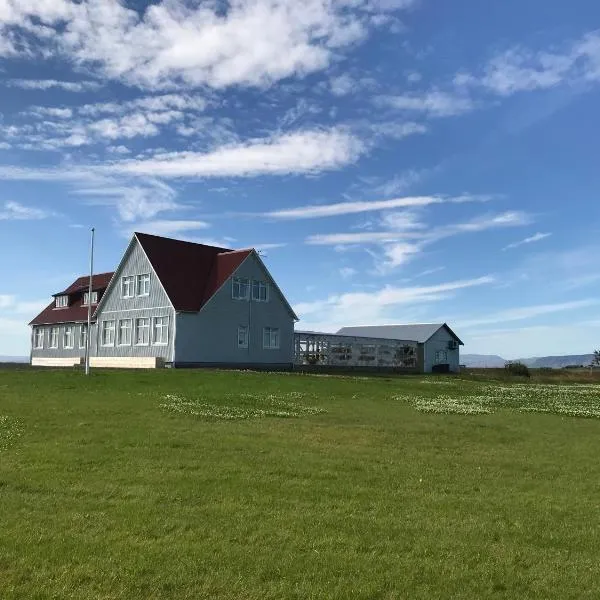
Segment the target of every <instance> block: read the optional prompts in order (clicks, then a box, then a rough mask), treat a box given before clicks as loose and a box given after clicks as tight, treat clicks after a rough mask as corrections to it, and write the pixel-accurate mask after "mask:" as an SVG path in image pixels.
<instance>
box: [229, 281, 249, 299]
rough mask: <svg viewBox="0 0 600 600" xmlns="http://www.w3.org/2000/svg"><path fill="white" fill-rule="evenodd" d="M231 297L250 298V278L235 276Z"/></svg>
mask: <svg viewBox="0 0 600 600" xmlns="http://www.w3.org/2000/svg"><path fill="white" fill-rule="evenodd" d="M231 282H232V289H231V297H232V298H233V299H234V300H248V297H249V296H250V280H249V279H247V278H246V277H233V278H232V280H231Z"/></svg>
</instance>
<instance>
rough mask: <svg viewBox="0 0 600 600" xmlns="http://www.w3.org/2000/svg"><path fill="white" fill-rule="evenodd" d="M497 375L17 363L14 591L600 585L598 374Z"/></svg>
mask: <svg viewBox="0 0 600 600" xmlns="http://www.w3.org/2000/svg"><path fill="white" fill-rule="evenodd" d="M480 379H481V377H477V378H470V379H464V380H463V379H460V380H459V379H452V378H448V379H445V378H431V379H426V378H422V377H407V378H386V377H374V378H366V377H316V376H302V375H286V374H257V373H238V372H209V371H189V372H182V371H153V372H108V371H102V372H100V371H97V372H95V373H94V374H93V376H92V377H91V378H89V379H85V378H84V376H83V375H82V374H81V373H79V372H71V371H33V370H26V369H24V370H5V371H0V598H1V599H2V600H10V599H27V600H35V599H42V598H43V599H46V598H57V599H67V598H73V599H77V600H87V599H109V598H111V599H112V598H123V599H127V600H132V599H138V598H140V599H142V598H143V599H154V598H156V599H158V598H160V599H171V598H172V599H177V600H179V599H199V598H231V599H274V598H298V599H309V598H314V599H317V598H318V599H321V598H336V599H349V598H352V599H355V598H359V599H362V598H364V599H367V598H368V599H371V598H382V599H383V598H386V599H388V598H389V599H391V598H410V599H414V598H427V599H432V598H477V599H479V598H540V599H549V598H557V599H559V598H560V599H561V600H562V599H566V598H597V597H598V590H599V589H600V570H599V569H598V567H597V562H598V556H600V528H599V527H598V511H599V508H600V507H599V504H600V489H599V483H598V482H600V460H598V457H599V456H600V419H597V418H580V417H573V416H567V415H565V414H564V410H565V408H564V405H565V403H567V404H568V402H569V398H571V397H572V398H574V402H575V404H576V405H577V406H578V407H580V408H581V406H584V408H585V410H586V411H588V412H585V411H584V413H582V414H588V415H589V416H595V412H594V411H596V412H598V411H600V388H599V389H598V390H597V389H596V388H581V389H579V388H577V389H575V387H574V386H572V385H571V386H570V387H567V388H560V389H557V388H539V390H538V391H536V388H535V384H533V386H534V387H527V388H526V389H525V388H520V387H517V388H515V389H514V390H513V391H512V392H511V391H509V392H505V393H502V392H498V389H500V388H501V387H502V386H504V387H506V385H507V384H506V382H493V383H490V382H488V381H483V380H482V381H480ZM440 381H441V382H442V383H441V384H440V383H439V382H440ZM432 382H434V383H432ZM444 382H449V383H444ZM521 384H522V385H524V386H529V384H527V383H525V384H523V382H521ZM561 390H562V392H561ZM585 390H587V391H585ZM167 396H169V398H166V397H167ZM482 397H485V398H494V400H490V401H489V402H487V401H486V402H484V403H483V404H481V402H482V401H481V398H482ZM173 398H177V400H173ZM444 398H446V400H444ZM447 398H451V399H453V400H454V401H455V404H456V401H459V404H460V406H463V405H469V403H470V402H473V403H475V404H476V405H477V406H483V405H485V406H486V407H488V408H490V410H489V414H475V415H465V414H438V413H430V412H425V413H424V412H420V411H419V410H417V409H418V408H419V407H420V406H421V408H423V406H424V407H426V408H427V407H428V409H430V408H431V407H432V406H433V407H434V408H435V407H436V406H438V405H439V406H441V410H445V411H448V406H449V405H448V401H447ZM470 398H471V400H470ZM478 398H479V399H478ZM556 398H558V400H557V399H556ZM419 402H421V405H420V404H419ZM478 403H479V404H478ZM450 405H452V403H450ZM532 409H534V410H542V411H546V410H548V411H550V412H542V413H537V412H530V410H532ZM588 409H589V410H588ZM581 410H583V409H581ZM561 411H562V412H561ZM589 411H591V412H589ZM278 413H282V414H278ZM284 413H285V414H284ZM555 413H557V414H555ZM598 414H600V412H598Z"/></svg>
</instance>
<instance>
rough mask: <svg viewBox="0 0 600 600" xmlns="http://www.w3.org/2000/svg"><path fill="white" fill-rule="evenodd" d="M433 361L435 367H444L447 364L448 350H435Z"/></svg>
mask: <svg viewBox="0 0 600 600" xmlns="http://www.w3.org/2000/svg"><path fill="white" fill-rule="evenodd" d="M434 359H435V364H436V365H445V364H446V363H447V362H448V350H436V351H435V356H434Z"/></svg>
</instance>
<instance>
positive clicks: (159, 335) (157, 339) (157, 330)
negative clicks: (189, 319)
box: [152, 317, 169, 345]
mask: <svg viewBox="0 0 600 600" xmlns="http://www.w3.org/2000/svg"><path fill="white" fill-rule="evenodd" d="M152 343H153V344H157V345H165V344H168V343H169V317H154V329H153V333H152Z"/></svg>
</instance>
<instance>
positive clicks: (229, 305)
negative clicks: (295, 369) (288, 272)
mask: <svg viewBox="0 0 600 600" xmlns="http://www.w3.org/2000/svg"><path fill="white" fill-rule="evenodd" d="M234 276H235V277H247V278H248V279H250V280H252V279H255V280H260V281H265V282H268V283H269V301H268V302H255V301H253V300H252V294H250V300H234V299H233V298H232V281H231V278H229V279H228V280H227V281H226V282H225V283H224V284H223V286H222V287H221V289H220V290H219V291H218V292H217V293H216V294H215V295H214V296H213V297H212V298H211V299H210V300H209V301H208V303H207V304H206V305H205V306H204V307H203V308H202V310H201V311H200V312H199V313H178V314H177V326H176V330H177V334H176V335H177V340H176V348H175V362H176V363H211V364H219V363H221V364H247V365H252V364H272V365H276V364H290V365H291V363H292V362H293V354H294V347H293V346H294V319H293V317H292V315H291V314H290V312H289V310H288V308H287V306H286V304H285V302H284V300H283V297H282V296H281V295H280V293H279V292H278V291H277V289H276V288H275V287H274V286H273V285H271V283H270V281H269V277H268V275H267V273H266V271H265V270H264V268H263V267H262V265H261V264H260V261H259V260H257V259H256V257H255V256H254V255H250V256H249V257H248V258H247V259H246V260H245V261H244V262H243V263H242V264H241V265H240V267H239V268H238V270H237V271H236V272H235V273H234ZM238 326H247V327H248V328H249V342H248V348H238V344H237V333H238ZM264 327H276V328H279V349H278V350H269V349H264V348H263V328H264Z"/></svg>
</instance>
